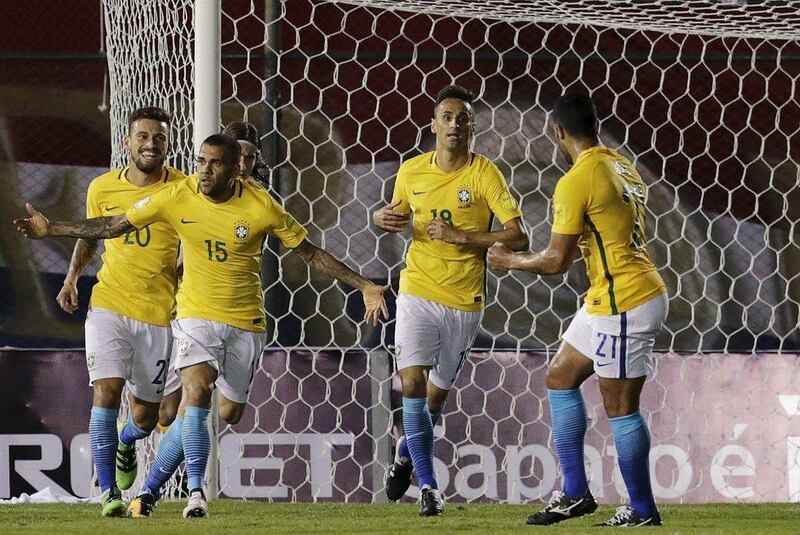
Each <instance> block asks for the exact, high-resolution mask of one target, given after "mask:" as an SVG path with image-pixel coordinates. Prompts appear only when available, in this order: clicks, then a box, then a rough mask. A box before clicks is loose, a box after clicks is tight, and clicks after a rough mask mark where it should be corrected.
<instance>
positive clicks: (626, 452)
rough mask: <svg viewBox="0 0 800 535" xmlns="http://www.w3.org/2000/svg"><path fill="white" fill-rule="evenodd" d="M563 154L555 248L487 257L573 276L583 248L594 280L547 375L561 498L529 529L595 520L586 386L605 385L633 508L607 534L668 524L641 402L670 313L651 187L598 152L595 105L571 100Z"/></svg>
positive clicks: (560, 115) (563, 106)
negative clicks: (654, 484)
mask: <svg viewBox="0 0 800 535" xmlns="http://www.w3.org/2000/svg"><path fill="white" fill-rule="evenodd" d="M553 120H554V122H555V125H554V132H555V137H556V139H557V141H558V146H559V148H560V149H561V152H562V153H563V154H564V156H565V157H566V158H567V160H568V161H569V162H570V163H571V164H572V167H571V168H570V170H569V172H567V174H565V175H564V176H563V177H561V179H560V180H559V181H558V183H557V184H556V189H555V193H554V194H553V227H552V233H551V235H550V243H549V244H548V246H547V248H546V249H545V250H543V251H539V252H525V253H515V252H513V251H511V250H509V249H508V248H507V247H505V246H504V245H502V244H496V245H494V246H492V248H491V249H489V255H488V257H489V264H490V266H491V267H492V268H494V269H499V270H509V269H518V270H522V271H528V272H530V273H535V274H538V275H555V274H560V273H566V272H567V270H569V268H570V266H571V265H572V262H573V260H574V258H575V253H576V251H577V249H578V248H580V250H581V253H582V255H583V260H584V262H585V263H586V270H587V273H588V277H589V283H590V287H589V291H588V293H587V295H586V299H585V300H584V304H583V306H582V307H581V309H580V310H579V311H578V313H577V314H576V315H575V317H574V318H573V320H572V323H570V326H569V328H568V329H567V330H566V332H565V333H564V335H563V343H562V344H561V347H560V349H559V350H558V352H557V353H556V356H555V358H554V359H553V362H552V364H551V365H550V368H549V369H548V371H547V377H546V384H547V389H548V390H547V397H548V399H549V401H550V414H551V418H552V422H553V441H554V442H555V446H556V453H557V454H558V460H559V463H560V464H561V471H562V473H563V478H564V480H563V490H561V491H556V492H554V493H553V496H552V498H551V499H550V502H549V503H548V504H547V506H546V507H545V508H544V509H543V510H542V511H540V512H538V513H535V514H533V515H531V516H529V517H528V524H539V525H547V524H555V523H556V522H561V521H562V520H566V519H569V518H575V517H579V516H583V515H586V514H590V513H593V512H594V511H595V510H596V509H597V503H596V502H595V500H594V497H593V496H592V493H591V492H590V491H589V485H588V483H587V480H586V472H585V469H584V460H583V437H584V434H585V433H586V409H585V408H584V404H583V397H582V396H581V391H580V385H581V384H582V383H583V382H584V381H585V380H586V379H588V378H589V377H590V376H591V375H592V374H593V373H596V374H597V375H598V378H599V383H600V392H601V393H602V396H603V405H604V406H605V410H606V414H607V415H608V417H609V421H610V424H611V429H612V431H613V433H614V442H615V444H616V447H617V455H618V457H619V467H620V472H621V473H622V477H623V479H624V480H625V486H626V487H627V489H628V494H629V495H630V499H631V505H630V506H623V507H620V508H619V509H618V510H617V512H616V514H615V515H614V516H613V517H612V518H611V519H609V520H608V521H606V522H605V523H603V524H601V525H606V526H658V525H661V517H660V516H659V513H658V510H657V509H656V504H655V501H654V499H653V491H652V489H651V486H650V467H649V459H648V455H649V451H650V434H649V431H648V429H647V424H646V423H645V420H644V418H643V417H642V415H641V413H640V412H639V395H640V393H641V391H642V386H643V385H644V382H645V379H646V378H647V375H648V374H650V373H651V372H652V367H653V363H652V351H653V345H654V343H655V338H656V335H657V334H658V332H659V330H660V329H661V327H662V325H663V323H664V321H665V319H666V317H667V309H668V299H667V294H666V286H665V285H664V281H663V280H662V278H661V276H660V275H659V274H658V272H657V271H656V268H655V266H654V265H653V262H652V260H651V259H650V255H649V254H648V252H647V245H646V237H645V203H646V201H647V188H646V186H645V184H644V182H643V181H642V178H641V177H640V176H639V173H637V172H636V169H635V168H634V167H633V165H632V164H631V162H630V161H629V160H628V159H626V158H625V157H623V156H621V155H620V154H619V153H618V152H616V151H614V150H611V149H608V148H606V147H604V146H602V145H601V144H600V141H599V137H598V121H597V112H596V111H595V107H594V104H593V103H592V101H591V99H590V98H589V97H588V96H587V95H584V94H581V93H574V92H573V93H567V94H565V95H564V96H562V97H561V98H560V100H559V101H558V103H557V104H556V106H555V109H554V110H553Z"/></svg>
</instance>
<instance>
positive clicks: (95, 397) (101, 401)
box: [92, 377, 125, 409]
mask: <svg viewBox="0 0 800 535" xmlns="http://www.w3.org/2000/svg"><path fill="white" fill-rule="evenodd" d="M124 386H125V379H122V378H119V377H110V378H107V379H97V380H96V381H94V382H92V404H93V405H94V406H95V407H104V408H106V409H118V408H119V406H120V404H121V403H122V389H123V387H124Z"/></svg>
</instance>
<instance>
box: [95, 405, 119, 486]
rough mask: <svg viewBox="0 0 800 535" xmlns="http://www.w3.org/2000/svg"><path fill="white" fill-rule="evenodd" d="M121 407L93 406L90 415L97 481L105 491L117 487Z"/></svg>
mask: <svg viewBox="0 0 800 535" xmlns="http://www.w3.org/2000/svg"><path fill="white" fill-rule="evenodd" d="M118 415H119V409H107V408H105V407H92V412H91V416H90V417H89V442H90V444H91V447H92V457H93V458H94V467H95V469H96V470H97V482H98V483H99V484H100V488H101V489H102V491H103V492H105V491H107V490H108V489H110V488H111V487H115V486H116V485H117V483H116V473H117V472H116V470H117V466H116V463H115V459H116V456H117V416H118Z"/></svg>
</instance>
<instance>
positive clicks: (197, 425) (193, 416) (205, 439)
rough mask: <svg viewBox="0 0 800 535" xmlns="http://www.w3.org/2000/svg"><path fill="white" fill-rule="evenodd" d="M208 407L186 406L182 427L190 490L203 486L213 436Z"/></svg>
mask: <svg viewBox="0 0 800 535" xmlns="http://www.w3.org/2000/svg"><path fill="white" fill-rule="evenodd" d="M209 412H210V411H209V410H208V409H204V408H202V407H186V411H185V413H184V416H183V426H182V429H181V440H182V441H183V455H184V457H185V458H186V475H187V476H188V479H189V481H188V487H189V491H192V490H195V489H202V488H203V481H204V480H205V475H206V465H207V464H208V454H209V452H210V450H211V437H210V436H209V433H208V413H209Z"/></svg>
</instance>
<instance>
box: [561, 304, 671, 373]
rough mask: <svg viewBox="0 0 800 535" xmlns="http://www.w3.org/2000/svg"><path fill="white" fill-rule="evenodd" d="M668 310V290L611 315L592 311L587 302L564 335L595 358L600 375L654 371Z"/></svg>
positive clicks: (579, 349)
mask: <svg viewBox="0 0 800 535" xmlns="http://www.w3.org/2000/svg"><path fill="white" fill-rule="evenodd" d="M668 310H669V299H668V298H667V294H661V295H659V296H658V297H655V298H653V299H651V300H650V301H647V302H645V303H642V304H641V305H639V306H637V307H635V308H632V309H630V310H628V311H627V312H622V313H621V314H612V315H610V316H598V315H595V314H589V313H588V312H586V305H585V304H584V305H583V306H582V307H581V309H580V310H579V311H578V313H577V314H575V317H574V318H573V319H572V323H570V324H569V327H568V328H567V331H566V332H565V333H564V336H563V339H564V341H565V342H567V343H568V344H569V345H571V346H572V347H574V348H575V349H577V350H578V351H580V352H581V353H582V354H583V355H585V356H586V357H587V358H590V359H592V360H593V361H594V371H595V373H597V375H599V376H600V377H607V378H611V379H633V378H635V377H642V376H644V375H650V374H651V373H652V372H653V345H655V342H656V336H658V333H659V331H660V330H661V327H662V326H663V325H664V321H665V320H666V319H667V311H668Z"/></svg>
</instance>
